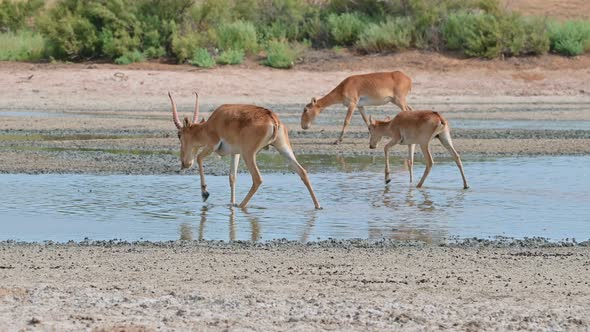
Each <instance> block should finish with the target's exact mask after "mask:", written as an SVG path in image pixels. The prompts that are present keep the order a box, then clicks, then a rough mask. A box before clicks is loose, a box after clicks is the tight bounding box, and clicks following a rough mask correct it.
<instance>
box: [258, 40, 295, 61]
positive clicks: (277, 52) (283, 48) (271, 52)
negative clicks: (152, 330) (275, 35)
mask: <svg viewBox="0 0 590 332" xmlns="http://www.w3.org/2000/svg"><path fill="white" fill-rule="evenodd" d="M265 51H266V60H265V61H264V62H263V64H265V65H266V66H269V67H273V68H292V67H293V66H294V65H295V59H296V58H297V51H296V49H294V48H293V47H292V46H291V45H289V43H287V42H285V41H278V40H271V41H269V42H268V43H267V45H266V48H265Z"/></svg>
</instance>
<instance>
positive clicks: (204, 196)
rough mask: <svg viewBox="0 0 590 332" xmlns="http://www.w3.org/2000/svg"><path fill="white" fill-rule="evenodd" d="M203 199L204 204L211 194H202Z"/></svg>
mask: <svg viewBox="0 0 590 332" xmlns="http://www.w3.org/2000/svg"><path fill="white" fill-rule="evenodd" d="M201 197H203V202H206V201H207V198H209V192H208V191H203V192H201Z"/></svg>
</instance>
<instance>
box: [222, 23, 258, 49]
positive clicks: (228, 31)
mask: <svg viewBox="0 0 590 332" xmlns="http://www.w3.org/2000/svg"><path fill="white" fill-rule="evenodd" d="M217 47H219V48H220V49H222V50H229V49H234V50H244V52H246V53H248V54H252V53H255V52H256V51H257V50H258V42H257V39H256V28H255V27H254V24H252V23H251V22H245V21H236V22H232V23H227V24H222V25H221V26H219V28H218V29H217Z"/></svg>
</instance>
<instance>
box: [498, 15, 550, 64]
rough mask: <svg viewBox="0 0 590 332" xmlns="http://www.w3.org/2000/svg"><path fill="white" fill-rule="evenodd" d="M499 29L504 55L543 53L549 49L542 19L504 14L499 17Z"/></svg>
mask: <svg viewBox="0 0 590 332" xmlns="http://www.w3.org/2000/svg"><path fill="white" fill-rule="evenodd" d="M500 31H501V36H502V37H501V45H502V54H504V55H508V56H519V55H527V54H543V53H547V51H549V36H548V34H547V28H546V24H545V21H544V20H542V19H539V18H534V17H522V16H520V15H518V14H511V15H506V16H504V17H502V18H501V19H500Z"/></svg>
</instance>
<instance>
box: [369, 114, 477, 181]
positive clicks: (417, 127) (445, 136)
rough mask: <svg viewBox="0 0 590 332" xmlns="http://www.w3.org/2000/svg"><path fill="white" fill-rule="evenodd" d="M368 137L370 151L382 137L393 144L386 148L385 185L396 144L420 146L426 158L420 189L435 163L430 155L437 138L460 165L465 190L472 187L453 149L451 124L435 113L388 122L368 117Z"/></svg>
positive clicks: (398, 117)
mask: <svg viewBox="0 0 590 332" xmlns="http://www.w3.org/2000/svg"><path fill="white" fill-rule="evenodd" d="M369 136H370V137H369V147H370V148H371V149H375V148H376V147H377V144H378V143H379V141H381V138H382V137H383V136H386V137H391V141H389V143H387V144H386V145H385V148H384V152H385V183H389V182H390V181H391V178H390V177H389V149H390V148H391V147H392V146H394V145H396V144H403V145H409V144H420V147H421V148H422V154H424V159H426V169H425V170H424V175H422V179H420V182H419V183H418V186H417V187H418V188H420V187H422V185H423V184H424V181H425V180H426V177H427V176H428V174H429V173H430V169H431V168H432V164H433V163H434V161H433V160H432V154H431V153H430V142H431V141H432V140H433V139H434V138H438V140H439V141H440V142H441V143H442V145H443V146H444V147H445V148H446V149H447V150H448V151H449V152H450V153H451V156H452V157H453V159H454V160H455V163H457V167H459V171H460V172H461V177H462V178H463V188H464V189H467V188H469V185H468V184H467V179H466V178H465V173H464V172H463V164H462V163H461V158H460V157H459V154H458V153H457V151H455V148H454V147H453V142H452V140H451V130H450V127H449V122H448V121H447V120H446V119H445V118H444V117H443V116H442V115H440V114H439V113H437V112H433V111H413V112H401V113H399V114H398V115H396V116H395V118H393V120H386V121H374V120H373V118H372V117H369ZM412 162H413V161H412Z"/></svg>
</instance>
